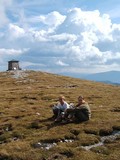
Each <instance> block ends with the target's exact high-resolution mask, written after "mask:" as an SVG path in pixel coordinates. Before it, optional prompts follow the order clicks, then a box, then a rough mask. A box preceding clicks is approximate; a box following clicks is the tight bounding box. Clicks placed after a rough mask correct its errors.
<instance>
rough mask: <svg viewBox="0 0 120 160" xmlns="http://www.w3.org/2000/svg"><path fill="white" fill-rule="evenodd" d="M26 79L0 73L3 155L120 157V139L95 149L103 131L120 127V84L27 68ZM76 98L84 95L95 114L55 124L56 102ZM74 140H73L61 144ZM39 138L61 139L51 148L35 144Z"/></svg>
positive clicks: (11, 159) (15, 159)
mask: <svg viewBox="0 0 120 160" xmlns="http://www.w3.org/2000/svg"><path fill="white" fill-rule="evenodd" d="M25 74H26V76H25V77H22V78H17V79H15V78H12V76H13V75H14V73H12V72H1V73H0V143H1V144H0V160H1V159H6V160H19V159H20V160H28V159H29V160H32V159H34V160H40V159H41V160H43V159H44V160H50V159H51V160H52V159H63V160H66V159H71V160H72V159H73V160H79V159H81V160H88V159H89V160H93V159H96V160H118V159H120V153H119V148H120V139H119V138H118V139H117V140H116V141H115V142H113V143H108V144H105V146H103V147H98V148H94V149H92V150H90V151H86V150H84V149H82V148H81V147H80V146H81V145H90V144H95V143H97V142H98V141H99V139H100V135H107V134H109V133H111V132H112V131H113V129H119V130H120V102H119V100H120V86H112V85H107V84H102V83H97V82H92V81H85V80H80V79H75V78H71V77H65V76H59V75H54V74H48V73H43V72H35V71H27V72H25ZM61 94H63V95H65V97H66V100H67V102H69V103H70V102H72V103H75V104H76V103H77V97H78V96H79V95H81V94H82V95H84V97H85V99H86V101H88V102H89V104H90V107H91V110H92V118H91V120H90V121H88V122H84V123H80V124H74V123H72V124H66V125H59V124H53V121H51V120H50V119H49V118H50V117H51V116H52V110H51V108H50V105H51V104H54V103H57V100H58V97H59V95H61ZM65 139H74V141H73V142H71V143H61V142H60V141H61V140H62V141H64V140H65ZM37 142H46V143H51V142H57V146H54V147H53V148H51V149H50V150H45V149H41V148H35V147H34V145H33V144H35V143H37Z"/></svg>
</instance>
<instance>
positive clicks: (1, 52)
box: [0, 48, 28, 56]
mask: <svg viewBox="0 0 120 160" xmlns="http://www.w3.org/2000/svg"><path fill="white" fill-rule="evenodd" d="M26 51H28V49H22V50H21V49H19V50H15V49H5V48H0V56H2V55H4V56H5V55H13V56H17V55H21V54H23V53H25V52H26Z"/></svg>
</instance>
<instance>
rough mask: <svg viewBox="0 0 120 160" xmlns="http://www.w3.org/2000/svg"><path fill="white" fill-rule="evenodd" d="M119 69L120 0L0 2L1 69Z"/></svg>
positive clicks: (62, 71) (73, 71) (67, 71)
mask: <svg viewBox="0 0 120 160" xmlns="http://www.w3.org/2000/svg"><path fill="white" fill-rule="evenodd" d="M12 59H14V60H18V61H19V64H20V67H21V68H22V69H24V70H29V69H30V70H38V71H45V72H51V73H58V74H69V75H70V74H71V75H72V74H86V73H98V72H105V71H111V70H117V71H120V1H119V0H106V1H105V0H101V1H98V0H44V1H43V0H34V1H33V0H0V71H6V70H7V69H8V68H7V67H8V61H10V60H12Z"/></svg>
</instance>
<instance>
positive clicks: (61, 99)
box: [59, 95, 65, 103]
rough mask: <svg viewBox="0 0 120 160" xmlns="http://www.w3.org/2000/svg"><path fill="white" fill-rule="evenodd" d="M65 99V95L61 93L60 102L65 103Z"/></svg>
mask: <svg viewBox="0 0 120 160" xmlns="http://www.w3.org/2000/svg"><path fill="white" fill-rule="evenodd" d="M64 100H65V97H64V96H62V95H61V96H60V97H59V102H60V103H64Z"/></svg>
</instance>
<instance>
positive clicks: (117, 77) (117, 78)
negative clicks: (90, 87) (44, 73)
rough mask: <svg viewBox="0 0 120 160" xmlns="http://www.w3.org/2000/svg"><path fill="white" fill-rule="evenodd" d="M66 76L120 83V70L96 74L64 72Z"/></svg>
mask: <svg viewBox="0 0 120 160" xmlns="http://www.w3.org/2000/svg"><path fill="white" fill-rule="evenodd" d="M63 75H65V76H70V77H75V78H80V79H86V80H92V81H97V82H103V83H107V84H114V85H120V71H109V72H101V73H95V74H78V73H64V74H63Z"/></svg>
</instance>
